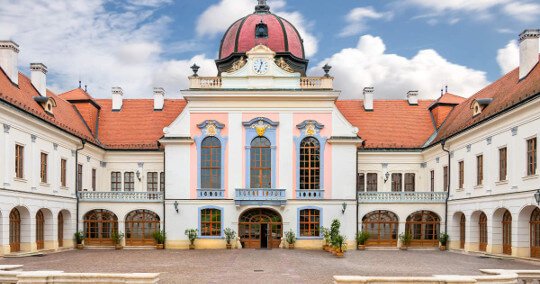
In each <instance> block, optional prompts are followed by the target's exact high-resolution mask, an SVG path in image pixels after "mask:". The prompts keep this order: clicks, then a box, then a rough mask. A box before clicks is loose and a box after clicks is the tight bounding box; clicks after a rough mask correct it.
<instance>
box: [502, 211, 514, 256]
mask: <svg viewBox="0 0 540 284" xmlns="http://www.w3.org/2000/svg"><path fill="white" fill-rule="evenodd" d="M502 229H503V232H502V233H503V253H504V254H512V215H511V214H510V211H508V210H506V212H504V215H503V220H502Z"/></svg>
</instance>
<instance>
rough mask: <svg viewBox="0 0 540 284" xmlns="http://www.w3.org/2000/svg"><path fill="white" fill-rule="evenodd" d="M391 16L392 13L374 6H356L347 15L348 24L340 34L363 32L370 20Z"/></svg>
mask: <svg viewBox="0 0 540 284" xmlns="http://www.w3.org/2000/svg"><path fill="white" fill-rule="evenodd" d="M391 17H392V14H391V13H382V12H377V11H376V10H375V9H373V7H357V8H354V9H352V10H351V11H350V12H349V13H348V14H347V16H345V20H346V21H347V26H346V27H345V28H344V29H343V30H342V31H341V33H340V36H344V37H346V36H353V35H357V34H359V33H361V32H363V31H364V30H365V29H366V21H368V20H377V19H383V18H384V19H389V18H391Z"/></svg>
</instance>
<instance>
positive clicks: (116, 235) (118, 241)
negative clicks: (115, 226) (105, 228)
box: [111, 231, 124, 250]
mask: <svg viewBox="0 0 540 284" xmlns="http://www.w3.org/2000/svg"><path fill="white" fill-rule="evenodd" d="M111 237H112V240H113V243H114V249H116V250H119V249H122V239H123V238H124V234H123V233H122V232H118V231H114V232H113V233H112V236H111Z"/></svg>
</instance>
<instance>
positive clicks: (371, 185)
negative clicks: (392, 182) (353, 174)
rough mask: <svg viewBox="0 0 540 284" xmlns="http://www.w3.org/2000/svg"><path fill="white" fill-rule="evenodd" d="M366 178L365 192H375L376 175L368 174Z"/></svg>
mask: <svg viewBox="0 0 540 284" xmlns="http://www.w3.org/2000/svg"><path fill="white" fill-rule="evenodd" d="M366 177H367V187H366V189H367V191H377V174H376V173H368V174H367V175H366Z"/></svg>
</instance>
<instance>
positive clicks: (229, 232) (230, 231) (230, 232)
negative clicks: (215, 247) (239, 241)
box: [224, 228, 236, 249]
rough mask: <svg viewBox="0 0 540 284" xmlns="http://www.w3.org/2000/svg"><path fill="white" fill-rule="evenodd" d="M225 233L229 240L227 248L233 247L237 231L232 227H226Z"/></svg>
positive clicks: (226, 238)
mask: <svg viewBox="0 0 540 284" xmlns="http://www.w3.org/2000/svg"><path fill="white" fill-rule="evenodd" d="M224 233H225V240H226V241H227V249H231V248H232V245H231V240H233V239H234V238H236V232H235V231H234V230H233V229H231V228H226V229H225V231H224Z"/></svg>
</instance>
